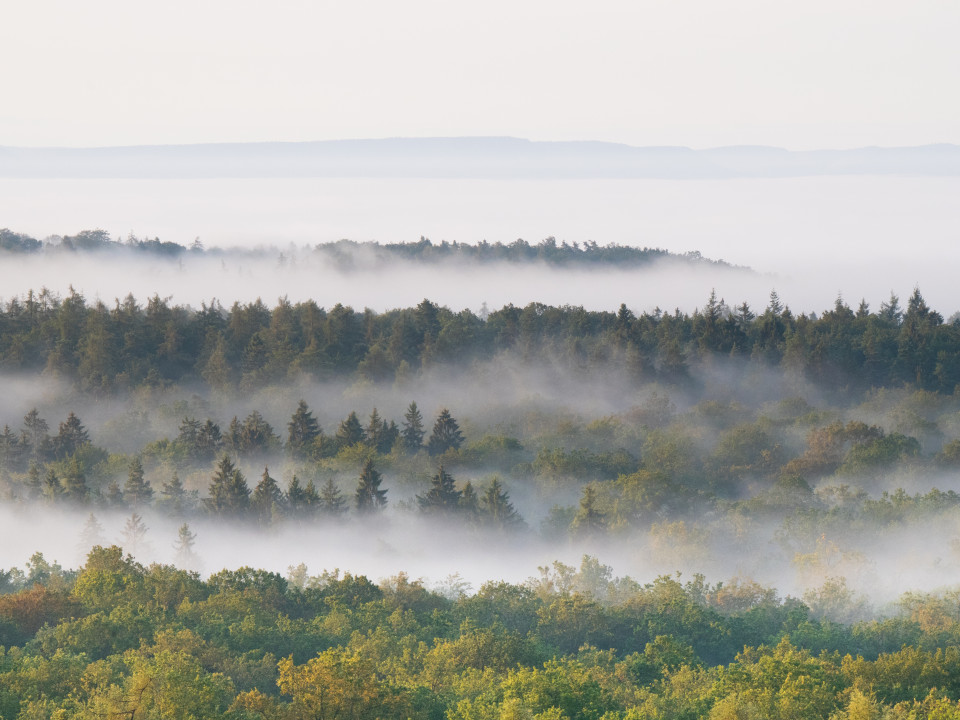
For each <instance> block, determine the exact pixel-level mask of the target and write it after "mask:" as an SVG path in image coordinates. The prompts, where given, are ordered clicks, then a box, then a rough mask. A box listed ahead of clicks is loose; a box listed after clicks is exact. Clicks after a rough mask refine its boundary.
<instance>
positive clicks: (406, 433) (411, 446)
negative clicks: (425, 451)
mask: <svg viewBox="0 0 960 720" xmlns="http://www.w3.org/2000/svg"><path fill="white" fill-rule="evenodd" d="M424 434H425V431H424V429H423V415H421V414H420V410H419V408H417V404H416V403H415V402H412V403H410V407H408V408H407V412H406V413H405V414H404V416H403V430H401V431H400V437H401V438H403V447H404V449H405V450H406V451H407V452H409V453H415V452H417V451H418V450H419V449H420V448H421V447H423V436H424Z"/></svg>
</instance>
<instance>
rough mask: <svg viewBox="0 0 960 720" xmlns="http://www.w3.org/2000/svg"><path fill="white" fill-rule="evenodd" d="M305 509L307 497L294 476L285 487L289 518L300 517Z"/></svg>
mask: <svg viewBox="0 0 960 720" xmlns="http://www.w3.org/2000/svg"><path fill="white" fill-rule="evenodd" d="M306 508H307V495H306V493H305V492H304V490H303V485H301V484H300V480H299V479H298V478H297V476H296V475H294V476H293V479H292V480H291V481H290V484H289V485H288V486H287V510H288V512H289V513H290V515H291V517H296V518H299V517H302V516H303V515H304V513H305V512H306Z"/></svg>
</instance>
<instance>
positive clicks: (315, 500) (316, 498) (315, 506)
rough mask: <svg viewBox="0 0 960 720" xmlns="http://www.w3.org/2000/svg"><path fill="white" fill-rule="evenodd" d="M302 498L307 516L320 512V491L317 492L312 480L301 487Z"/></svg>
mask: <svg viewBox="0 0 960 720" xmlns="http://www.w3.org/2000/svg"><path fill="white" fill-rule="evenodd" d="M303 500H304V510H305V511H306V515H307V516H311V517H312V516H313V515H316V514H317V513H318V512H320V493H318V492H317V486H316V485H315V484H314V482H313V480H308V481H307V486H306V487H305V488H304V489H303Z"/></svg>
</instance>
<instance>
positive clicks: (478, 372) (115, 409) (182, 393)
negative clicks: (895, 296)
mask: <svg viewBox="0 0 960 720" xmlns="http://www.w3.org/2000/svg"><path fill="white" fill-rule="evenodd" d="M2 390H3V393H4V396H5V397H7V398H8V402H7V403H6V404H5V406H4V409H3V415H2V417H0V422H3V423H6V424H8V425H9V426H10V427H11V428H13V429H14V430H16V429H17V428H19V427H20V424H21V419H22V418H23V417H24V415H25V414H26V413H28V412H29V411H30V410H31V409H32V408H34V407H36V408H37V409H38V412H39V414H40V415H41V416H42V417H44V418H46V420H47V421H48V423H49V425H50V428H51V434H53V433H54V432H55V430H56V428H57V425H58V423H61V422H63V421H64V420H65V416H66V414H67V412H74V413H76V415H78V416H79V417H80V419H81V420H82V422H83V423H84V425H85V427H86V428H87V430H88V432H89V437H90V441H91V443H92V444H93V445H95V446H97V447H100V448H102V449H103V450H104V451H105V452H106V453H107V454H108V457H107V459H106V460H104V461H103V463H102V464H101V465H99V466H98V468H99V469H97V470H95V471H92V472H90V473H88V477H87V483H88V487H89V489H90V492H91V500H90V501H88V502H87V503H86V504H84V505H82V506H76V507H74V506H71V505H70V504H69V503H67V502H65V501H58V500H51V499H49V498H44V497H41V498H39V499H37V500H34V501H25V500H23V499H22V498H23V495H24V492H25V490H24V488H25V487H26V486H25V485H24V483H25V482H26V476H25V475H23V474H22V473H17V472H6V473H5V474H4V475H5V482H6V483H7V489H6V497H7V500H5V501H4V503H3V506H2V510H0V512H2V521H0V534H2V535H0V568H9V567H11V566H20V567H23V566H24V564H25V563H26V562H27V560H28V559H29V558H30V557H31V555H32V554H33V553H34V552H37V551H39V552H42V553H43V554H44V556H45V558H46V559H47V560H48V561H53V560H56V561H58V562H60V563H61V564H62V565H64V566H65V567H77V566H79V565H80V564H82V562H83V558H84V556H85V553H86V551H87V550H88V549H89V547H90V546H91V545H92V544H94V542H96V543H103V544H121V545H123V546H125V547H126V549H127V550H128V551H130V552H133V554H134V555H135V557H136V558H137V560H139V561H141V562H144V563H150V562H160V563H171V562H178V563H180V564H185V565H187V566H188V567H190V568H191V569H196V570H198V571H200V572H201V573H203V574H209V573H212V572H216V571H218V570H220V569H222V568H225V567H226V568H236V567H239V566H252V567H260V568H266V569H269V570H273V571H276V572H280V573H287V572H288V570H289V569H290V568H292V567H296V566H298V565H301V564H303V565H305V566H306V568H307V569H308V571H309V572H310V574H314V575H316V574H320V573H321V572H322V571H323V570H333V569H335V568H339V569H340V570H342V571H347V572H351V573H355V574H364V575H368V576H369V577H371V578H372V579H374V580H376V579H381V578H385V577H389V576H393V575H395V574H397V573H399V572H406V573H408V574H410V575H411V576H413V577H423V578H425V579H426V581H427V583H428V585H432V586H433V585H442V583H443V582H444V580H445V578H448V577H449V576H451V575H454V574H458V575H459V577H460V579H461V580H462V581H464V582H467V583H469V585H470V586H471V587H472V588H474V589H477V588H479V587H480V585H482V584H483V583H484V582H486V581H488V580H498V579H504V580H508V581H512V582H520V581H523V580H524V579H526V578H528V577H530V576H534V575H536V574H537V568H538V567H541V566H545V565H549V564H550V563H552V562H553V561H557V560H559V561H561V562H563V563H566V564H572V565H576V564H577V563H578V561H579V558H581V557H582V556H583V555H585V554H588V555H591V556H594V557H598V558H599V559H600V560H601V561H602V562H604V563H606V564H608V565H610V566H611V567H613V569H614V570H615V572H616V573H617V574H620V575H629V576H631V577H632V578H634V579H636V580H638V581H641V582H647V581H650V580H652V579H653V578H655V577H656V576H658V575H660V574H672V573H675V572H681V573H682V574H683V576H684V577H691V576H692V575H693V574H694V573H703V574H705V575H706V577H707V578H708V580H710V581H711V582H717V581H725V580H728V579H730V578H734V577H739V578H749V579H752V580H755V581H757V582H760V583H761V584H763V585H766V586H771V587H776V588H778V589H779V591H780V592H781V593H783V594H788V593H789V594H792V595H794V596H802V595H804V593H807V594H808V595H809V594H810V593H811V592H813V593H815V592H816V591H817V588H820V587H822V586H824V583H829V582H832V581H835V580H836V579H837V578H842V579H843V581H844V582H845V583H846V586H845V587H846V588H847V589H848V591H849V593H850V598H851V603H853V602H854V600H856V601H857V602H859V603H860V605H858V607H861V606H862V605H863V600H864V598H866V599H868V601H869V606H870V612H875V611H876V612H880V611H882V608H883V605H884V603H887V602H891V601H893V600H894V599H896V598H897V597H898V596H899V595H900V594H902V592H904V591H905V590H907V589H932V588H936V587H940V586H942V585H944V584H951V583H952V582H954V580H955V579H956V578H958V577H960V498H958V496H957V495H956V493H957V492H958V491H960V480H958V476H957V475H956V473H955V471H954V470H953V469H952V468H953V467H954V466H953V465H952V464H951V463H952V462H953V461H952V460H951V459H950V458H952V457H954V456H953V455H951V454H950V451H949V448H950V447H951V445H950V443H951V442H953V439H954V438H958V437H960V419H958V418H960V400H958V398H957V397H956V396H937V395H936V394H931V393H922V392H914V391H910V390H890V391H876V392H874V393H868V394H867V396H865V397H862V398H859V399H851V400H849V401H847V402H844V403H841V402H839V400H838V398H837V396H835V395H831V394H830V393H827V392H823V391H821V390H820V389H818V387H817V386H816V385H815V384H813V383H811V382H810V381H809V380H806V379H804V378H802V377H799V376H796V375H792V374H791V373H789V372H784V371H782V370H779V369H774V368H768V367H765V366H764V365H763V364H762V363H755V362H753V363H742V362H735V361H723V360H720V359H713V360H712V361H711V362H707V363H703V364H700V365H697V366H694V367H693V368H692V370H691V376H690V377H689V378H688V379H687V381H685V382H684V383H682V384H680V383H677V384H673V385H664V384H645V383H637V382H636V380H635V379H631V377H630V376H629V375H628V374H627V373H625V372H624V370H623V369H622V368H616V367H613V366H610V365H604V364H603V363H601V362H597V363H596V364H594V365H591V366H590V367H587V368H582V367H577V366H572V365H570V364H569V363H567V362H564V361H563V360H562V359H561V358H559V357H557V358H551V357H549V356H547V355H542V356H538V357H536V358H527V359H523V358H522V357H520V356H517V355H511V354H504V355H501V356H498V357H496V358H494V359H493V360H489V361H484V362H477V363H474V364H473V365H471V366H469V367H467V368H461V369H459V370H452V369H450V368H443V367H436V368H433V369H426V370H424V371H423V372H421V373H419V374H416V375H414V376H412V377H410V378H409V379H407V380H406V381H405V382H393V383H382V384H379V383H371V382H369V381H363V380H360V381H357V380H354V381H327V382H322V383H321V382H313V381H309V380H306V379H304V378H301V379H299V380H296V381H291V382H288V383H284V384H281V385H277V386H271V387H265V388H262V389H261V390H254V391H251V392H249V393H245V394H242V395H238V394H233V393H226V392H211V391H209V390H207V389H204V388H201V387H188V388H178V387H170V388H167V389H143V390H142V391H140V392H134V393H130V394H127V395H123V396H112V397H107V398H99V399H97V398H91V397H88V396H84V395H81V394H78V393H77V392H76V391H75V390H73V389H72V387H71V386H70V385H69V384H68V383H65V382H57V381H53V380H48V379H46V378H41V379H34V380H32V381H27V382H25V381H24V379H23V378H19V377H7V378H4V380H3V381H2ZM301 399H303V400H305V401H306V403H307V404H308V406H309V408H310V410H311V411H312V413H313V414H314V415H315V417H316V419H317V421H318V423H319V426H320V429H321V430H322V432H323V433H324V435H325V436H326V437H327V438H330V439H331V441H332V438H334V436H335V434H336V432H337V430H338V425H339V424H340V423H341V422H342V421H344V418H346V416H347V415H348V414H349V413H350V412H353V411H355V412H356V413H357V415H358V416H359V419H360V421H361V422H362V423H363V424H364V425H365V424H366V423H367V418H368V416H370V414H371V412H372V411H373V409H374V408H376V409H377V412H378V413H379V415H380V416H381V417H382V418H383V420H385V421H387V422H389V421H391V420H392V421H395V422H396V423H397V424H398V425H402V423H403V418H404V413H405V411H406V410H407V408H408V406H409V404H410V402H411V401H416V402H417V404H418V406H419V407H420V408H421V410H422V412H423V417H424V425H425V426H426V433H427V435H429V433H430V428H431V427H432V426H433V422H434V418H436V417H437V415H438V413H439V412H440V411H441V410H442V409H443V408H449V409H450V411H451V412H452V414H453V416H454V417H455V418H456V420H457V421H458V422H459V425H460V428H461V430H462V432H463V436H464V442H463V445H462V446H461V447H460V449H459V450H457V451H455V452H454V451H449V452H446V453H444V454H441V455H437V456H431V455H428V454H427V452H426V450H421V451H420V452H419V453H417V454H415V455H404V454H403V453H402V452H400V451H398V450H396V449H394V450H393V451H392V452H390V453H387V454H383V453H379V452H375V451H374V450H372V449H371V448H369V447H367V446H360V445H358V446H355V447H348V448H344V449H341V450H340V451H339V452H336V453H332V454H328V455H324V456H323V457H320V458H317V459H304V458H296V457H292V456H291V455H290V454H289V453H288V452H285V451H284V450H283V449H282V448H281V447H279V446H278V447H275V448H274V449H272V450H269V451H264V452H258V453H244V452H238V453H232V454H233V455H234V457H235V458H236V463H237V467H238V468H239V470H240V471H241V473H242V474H243V476H244V477H245V479H246V482H247V485H248V486H249V488H250V489H251V490H252V489H253V488H254V486H255V485H256V484H257V482H258V480H259V479H260V477H261V474H262V473H263V472H264V469H265V468H269V472H270V475H271V476H272V477H274V478H275V479H276V481H277V484H278V486H279V487H280V489H281V490H283V491H286V490H287V489H288V487H289V486H290V483H291V481H292V479H293V477H294V476H297V477H298V478H299V481H300V483H301V484H303V485H305V484H306V483H308V482H310V483H313V484H314V485H315V487H316V488H318V489H319V488H320V487H321V486H322V485H323V484H324V483H325V482H326V481H328V480H332V482H333V483H334V485H335V486H336V487H337V489H338V490H339V491H340V493H341V494H342V498H343V500H344V501H345V503H346V506H347V508H348V512H347V513H346V515H344V516H343V517H341V518H339V519H334V518H329V517H324V516H323V515H314V516H310V517H300V518H297V517H288V518H285V519H278V520H277V521H275V522H270V523H268V524H266V525H264V524H263V523H258V522H256V521H254V520H253V519H249V518H248V519H245V520H241V519H231V518H229V517H217V516H212V515H211V513H210V512H209V511H208V510H205V509H204V504H203V501H202V499H203V498H205V497H207V496H208V495H209V492H210V486H211V480H212V477H213V475H214V472H215V470H216V464H217V461H218V458H219V457H220V456H219V455H217V456H215V457H212V458H210V459H208V460H196V459H189V458H184V457H182V456H179V455H177V454H176V453H173V451H172V450H171V447H172V446H171V445H170V443H173V442H174V441H175V440H176V438H177V435H178V432H179V430H180V428H181V424H182V423H183V422H184V420H185V418H188V417H189V418H194V419H197V420H199V421H201V422H202V421H204V420H206V419H207V418H210V419H212V420H213V421H214V422H215V423H217V424H218V425H219V427H220V428H221V429H222V430H223V431H224V433H226V431H227V427H228V425H229V424H230V423H231V418H234V417H236V418H238V419H239V420H240V421H242V420H243V419H244V418H245V417H248V416H249V415H250V413H252V412H254V411H257V412H259V413H261V414H262V416H263V418H264V419H265V420H266V422H268V423H269V424H270V425H271V426H272V428H273V431H274V432H275V433H276V435H277V436H279V439H281V440H282V439H285V438H286V436H287V425H288V423H289V422H290V421H291V415H292V414H293V412H294V411H295V409H296V408H297V403H298V402H299V400H301ZM858 422H859V423H862V424H863V427H861V426H860V425H857V423H858ZM817 433H820V434H819V435H818V434H817ZM908 436H909V437H914V436H916V437H919V438H921V440H922V443H921V442H920V441H917V449H916V451H914V450H913V449H911V448H912V446H909V444H904V443H906V441H905V440H899V438H907V437H908ZM885 438H886V439H890V438H898V440H897V442H900V443H901V445H903V447H905V448H906V450H903V451H902V452H900V451H897V452H895V453H893V454H892V455H889V457H887V456H886V455H885V456H883V458H882V462H881V461H878V460H877V459H876V457H875V456H876V453H879V452H881V451H883V452H887V450H885V448H887V445H884V444H883V442H885V440H884V439H885ZM870 453H874V454H873V455H871V454H870ZM898 453H899V454H898ZM888 454H889V453H888ZM135 456H137V457H141V458H142V459H143V466H144V469H145V475H146V479H147V481H148V482H149V483H150V484H151V485H152V487H153V491H154V502H153V505H152V506H147V507H142V508H136V507H130V506H128V507H125V508H123V507H117V506H113V507H111V506H109V504H108V503H106V501H105V500H104V499H103V498H104V497H105V495H106V493H107V491H108V487H107V486H108V484H109V482H110V480H111V479H112V480H113V481H116V482H117V483H118V485H119V486H120V487H122V486H123V483H124V481H125V479H126V476H127V470H128V466H129V462H130V461H131V459H132V458H133V457H135ZM366 459H373V461H374V463H375V465H376V467H377V468H378V469H379V471H380V472H381V473H382V475H383V484H382V488H383V489H385V490H386V491H387V499H388V502H387V506H386V509H385V510H384V511H382V512H381V513H379V514H377V515H375V516H374V517H364V516H361V515H357V514H356V513H355V512H354V510H353V505H354V496H355V492H356V489H357V486H358V485H357V483H358V477H359V475H360V472H361V468H362V465H363V463H364V461H365V460H366ZM440 465H444V466H445V467H446V469H447V471H448V472H449V473H450V474H451V475H452V476H453V478H454V479H455V481H456V487H457V488H458V489H459V490H461V491H462V490H463V488H464V486H465V484H466V483H467V482H468V481H469V482H470V483H471V485H472V486H473V488H474V490H475V491H476V492H477V494H478V495H482V494H483V493H484V492H485V491H486V490H487V489H488V488H489V487H490V485H491V483H492V482H493V480H494V478H496V479H497V480H498V481H499V482H501V483H502V487H503V489H504V490H505V491H506V492H507V493H508V494H509V500H510V502H511V503H512V504H513V506H514V507H515V508H516V510H517V511H518V512H519V513H520V515H521V516H522V518H523V519H524V521H525V525H526V526H525V527H519V528H517V529H516V530H513V531H505V530H502V529H498V528H495V527H491V526H489V525H485V524H484V522H483V521H482V520H477V521H468V520H467V519H465V518H464V517H461V516H459V515H456V513H454V514H451V515H443V514H441V515H440V516H437V515H432V514H428V513H425V512H424V511H423V510H422V509H421V504H420V502H419V498H422V497H424V496H425V495H426V494H427V492H428V491H429V490H430V487H431V476H433V475H434V474H435V473H436V472H437V468H438V466H440ZM51 467H54V466H51ZM55 467H59V466H55ZM174 473H177V474H178V475H179V477H180V479H181V480H182V482H183V485H184V487H185V489H186V490H187V491H188V492H191V491H192V492H194V493H195V495H194V496H193V497H194V500H193V502H194V505H193V508H192V509H191V510H189V511H185V512H182V513H179V514H177V513H171V512H170V511H169V509H168V508H165V507H164V506H162V505H161V503H160V502H159V497H160V495H161V492H162V488H163V486H164V484H165V483H168V482H169V481H170V479H171V477H172V476H173V474H174ZM900 488H902V489H903V490H901V491H900V494H898V489H900ZM934 489H936V490H937V491H939V493H940V494H937V493H935V492H932V491H933V490H934ZM589 493H593V495H592V497H593V500H591V501H590V502H592V503H593V505H592V508H593V510H595V511H596V513H597V515H596V517H597V518H599V519H598V520H596V525H593V524H591V520H590V514H589V512H587V513H586V514H585V512H584V508H585V503H586V502H587V499H586V498H587V495H588V494H589ZM17 497H20V498H21V499H19V500H18V499H17ZM134 512H136V513H137V514H138V515H139V516H141V518H142V523H143V525H144V526H145V528H146V529H145V530H144V532H143V533H142V535H141V536H138V537H137V538H136V539H135V540H134V541H133V543H134V547H132V548H131V537H130V532H129V527H128V526H129V523H130V522H131V518H132V516H133V513H134ZM91 514H92V515H94V516H95V519H96V523H98V524H99V529H96V524H95V525H94V529H95V532H92V533H91V529H90V515H91ZM578 518H579V519H578ZM184 523H187V524H188V526H189V529H190V531H191V532H192V533H194V534H195V536H196V540H195V545H194V547H193V548H192V551H193V553H194V554H195V555H194V556H193V557H192V558H191V559H190V560H189V561H188V562H184V559H183V557H182V556H180V557H178V551H177V549H176V545H177V542H178V529H179V528H180V527H181V526H182V525H183V524H184ZM932 538H935V540H932ZM861 611H862V612H866V611H864V610H862V607H861V610H858V612H861Z"/></svg>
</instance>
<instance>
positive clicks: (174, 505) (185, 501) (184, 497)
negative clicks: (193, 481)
mask: <svg viewBox="0 0 960 720" xmlns="http://www.w3.org/2000/svg"><path fill="white" fill-rule="evenodd" d="M195 495H196V493H189V492H187V490H186V488H184V486H183V481H182V480H180V476H179V475H178V474H177V473H176V471H174V473H173V477H171V478H170V481H169V482H165V483H164V484H163V487H162V488H161V489H160V503H161V505H162V506H163V507H164V509H165V510H166V512H167V513H168V514H169V515H171V516H173V517H182V516H183V515H185V514H186V513H188V512H190V511H191V510H193V507H194V504H195V501H196V498H195V497H194V496H195Z"/></svg>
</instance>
